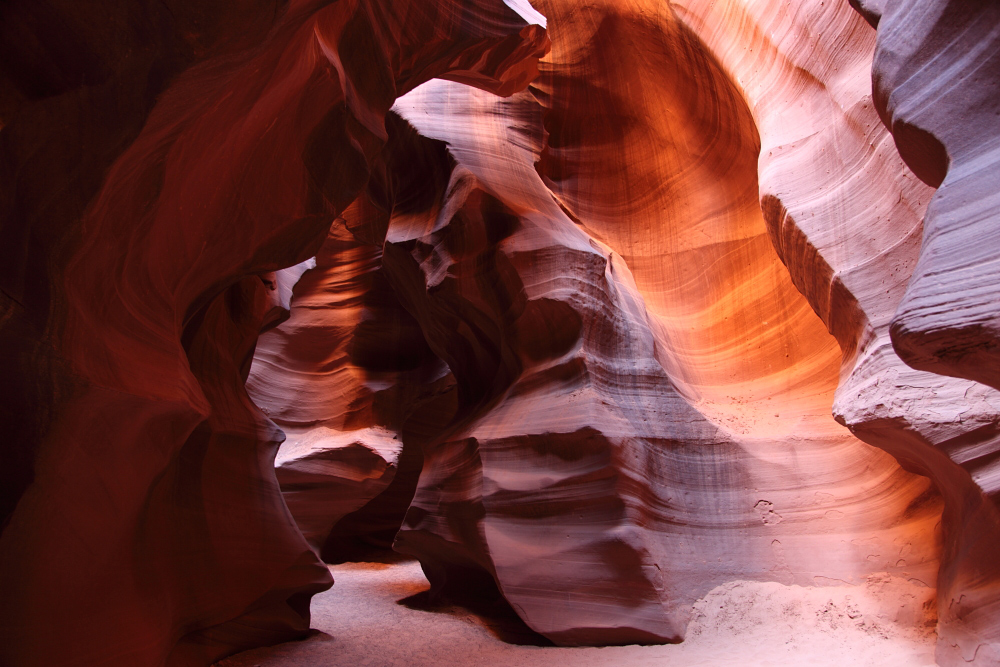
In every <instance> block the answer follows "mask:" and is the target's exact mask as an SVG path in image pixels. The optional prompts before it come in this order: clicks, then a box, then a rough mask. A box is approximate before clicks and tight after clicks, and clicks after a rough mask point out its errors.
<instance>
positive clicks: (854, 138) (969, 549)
mask: <svg viewBox="0 0 1000 667" xmlns="http://www.w3.org/2000/svg"><path fill="white" fill-rule="evenodd" d="M684 4H685V5H688V6H685V8H684V11H682V12H680V16H682V17H683V19H684V20H685V21H686V22H687V23H688V24H689V25H691V26H692V29H694V30H696V31H697V32H698V33H699V35H700V36H702V38H703V39H704V40H705V41H706V43H707V44H708V45H709V46H710V47H712V49H713V51H714V52H715V53H716V54H718V57H719V59H720V61H721V63H722V64H723V66H724V67H726V68H727V69H729V70H730V71H732V72H733V74H734V78H735V79H736V80H737V81H739V82H740V85H741V88H742V90H743V94H744V97H745V98H746V99H747V101H748V103H749V105H750V108H751V110H752V112H753V113H754V117H755V121H756V124H757V127H758V128H759V130H760V134H761V143H762V147H761V154H760V161H759V173H760V191H761V206H762V209H763V211H764V213H765V217H766V219H767V222H768V226H769V230H770V232H771V235H772V238H773V240H774V245H775V248H776V249H777V251H778V253H779V254H780V255H781V257H782V261H784V262H785V264H786V265H787V266H788V270H789V272H790V274H791V276H792V279H793V280H794V281H795V284H796V286H797V287H798V288H799V290H800V291H802V293H803V294H804V295H805V296H806V297H807V298H808V299H809V301H810V304H811V305H812V306H813V308H814V310H816V312H817V313H818V314H820V316H821V317H822V318H823V320H824V322H825V323H826V325H827V327H828V328H829V330H830V331H831V333H833V334H834V335H835V336H836V337H837V340H838V342H839V343H840V347H841V349H842V350H843V352H844V358H843V366H842V370H841V373H842V381H841V384H840V387H839V388H838V392H837V397H836V400H835V402H834V408H833V409H834V414H835V415H836V417H837V419H838V421H840V422H841V423H844V424H846V425H847V426H849V427H850V428H851V430H852V431H853V432H854V433H855V434H856V435H857V436H858V437H860V438H861V439H863V440H865V441H866V442H869V443H871V444H874V445H876V446H878V447H881V448H883V449H885V450H886V451H888V452H889V453H891V454H893V455H894V456H895V457H896V458H897V459H898V460H900V461H901V462H902V463H903V464H904V465H906V466H908V467H909V468H911V469H914V470H916V471H918V472H920V473H922V474H925V475H928V476H930V477H931V478H932V479H934V481H935V483H936V486H937V487H938V489H940V490H941V492H942V494H943V495H944V497H945V500H946V508H947V509H946V518H945V523H944V526H945V529H944V540H945V546H944V560H945V563H944V566H943V567H942V571H941V577H940V578H939V581H938V587H939V588H938V600H939V614H940V618H941V624H940V626H939V633H940V637H941V641H940V644H939V659H941V661H942V662H943V663H948V664H951V663H952V662H956V661H958V657H957V656H955V655H950V653H952V652H953V648H954V646H955V645H956V644H958V645H960V646H961V649H960V653H961V655H962V657H963V659H965V660H971V659H973V658H974V657H975V656H976V655H977V650H978V649H977V647H978V645H979V644H980V643H984V645H985V644H995V643H996V638H995V637H993V632H994V631H993V630H987V628H988V627H989V626H990V624H991V623H992V624H994V625H995V622H994V621H976V620H974V618H975V617H977V616H978V617H979V618H996V613H997V611H996V609H995V605H996V601H997V591H996V588H995V587H996V584H995V583H994V582H996V581H997V580H998V579H1000V571H998V570H997V567H998V566H997V562H996V558H995V556H994V552H995V548H994V547H992V546H989V545H994V544H996V540H997V539H998V536H1000V533H998V527H1000V517H998V514H997V509H996V504H995V502H996V501H995V493H996V491H997V477H996V473H995V458H996V456H995V454H996V452H997V448H998V446H1000V443H998V440H997V435H998V432H997V427H998V419H1000V395H998V394H997V393H996V391H994V390H993V389H991V388H990V387H988V386H984V385H982V384H978V383H976V382H970V381H967V380H958V379H953V378H949V377H945V376H942V375H937V374H933V373H928V372H921V371H918V370H915V369H913V368H911V367H909V366H907V365H906V364H904V363H903V362H902V360H901V359H900V358H899V357H898V356H897V355H896V353H895V352H894V350H893V349H892V344H891V342H890V322H891V321H892V318H893V316H894V314H895V313H896V312H897V308H900V309H901V310H900V312H902V310H903V309H905V308H906V306H905V305H900V304H901V300H903V301H905V299H904V291H907V290H912V289H913V285H914V284H915V283H914V281H918V282H919V280H920V279H919V278H911V276H918V275H919V271H920V270H919V268H918V267H919V262H923V261H924V259H923V258H924V257H925V256H928V251H927V244H926V240H927V238H928V237H927V231H926V230H927V229H929V228H925V233H924V244H923V250H922V249H921V248H922V246H921V223H922V218H923V217H924V215H925V211H926V214H927V220H931V219H932V218H933V216H934V210H933V209H934V204H933V203H932V204H931V207H930V208H928V202H933V201H936V200H937V199H938V198H939V197H940V196H941V195H940V191H939V192H938V193H934V191H933V190H932V189H930V188H928V187H927V186H925V185H924V184H922V183H921V182H919V181H918V180H917V179H916V177H915V176H914V175H913V173H911V172H910V170H909V169H907V168H906V167H905V166H903V164H902V160H901V159H900V157H899V154H898V153H897V152H896V151H895V150H894V146H893V144H892V142H891V141H890V137H891V135H890V134H889V133H888V132H887V131H886V129H885V127H883V125H882V124H881V122H880V120H879V117H878V109H881V108H882V106H884V102H880V101H879V99H878V96H876V99H875V100H873V96H872V90H871V67H872V65H871V54H872V51H873V49H874V48H875V38H876V36H875V33H874V31H872V30H871V29H869V27H868V26H866V25H864V24H863V23H862V21H861V20H860V17H859V16H858V15H856V14H853V13H852V12H850V11H849V10H848V8H846V7H843V6H840V5H837V4H836V3H833V4H830V3H808V2H807V3H800V4H799V5H798V6H797V7H795V8H794V9H791V8H786V7H778V6H768V5H767V4H766V3H747V4H744V3H728V4H727V3H718V4H715V5H713V6H711V8H709V7H708V6H707V5H703V4H702V3H684ZM865 15H866V17H868V18H870V19H871V18H872V16H873V15H875V16H876V19H873V20H877V15H876V10H874V9H872V8H871V7H867V8H865ZM994 23H995V22H994ZM819 24H821V25H824V26H826V28H824V30H823V31H821V32H820V33H817V34H815V35H811V39H810V40H803V39H802V32H801V30H802V28H801V27H800V26H808V25H819ZM748 27H752V28H753V29H752V30H748ZM747 33H749V35H750V39H749V43H748V44H746V43H744V44H741V45H739V46H737V45H738V44H739V43H740V39H739V37H738V35H740V34H747ZM911 37H912V34H910V33H908V35H907V37H906V38H905V39H910V38H911ZM898 38H899V39H903V37H902V36H901V35H900V36H898ZM965 38H967V39H968V41H967V42H965V41H963V44H966V45H967V46H971V45H973V44H978V46H975V47H973V48H976V49H981V48H987V49H989V48H990V47H989V45H988V41H984V40H983V39H981V37H979V36H973V35H966V36H965ZM965 38H963V39H965ZM879 39H880V40H881V39H882V37H879ZM744 40H746V38H744ZM748 47H749V48H748ZM832 54H836V56H833V55H832ZM875 57H876V70H877V69H878V67H879V65H878V63H879V61H880V58H882V56H879V52H876V56H875ZM876 83H877V80H876ZM949 113H953V112H949ZM883 116H884V113H883ZM950 117H952V118H953V116H950ZM895 134H896V135H897V141H896V145H897V146H899V147H900V153H901V154H902V156H903V158H904V159H906V160H907V162H908V164H909V165H910V166H911V167H912V168H913V170H914V171H915V172H916V174H917V175H919V176H921V177H922V178H923V179H924V180H925V181H927V182H928V183H931V184H932V185H936V184H937V183H938V182H940V178H938V179H937V181H935V180H934V179H933V178H928V177H927V176H926V169H925V168H923V167H921V166H920V165H919V164H916V163H915V162H914V159H915V158H914V157H912V151H914V150H923V149H922V148H921V147H920V144H919V143H914V144H906V141H907V139H905V138H903V139H901V138H900V137H899V133H898V132H896V133H895ZM904 144H906V145H904ZM932 196H933V199H932ZM979 201H980V202H981V203H982V205H983V206H985V207H987V208H988V207H989V206H990V205H991V204H990V202H989V201H988V200H985V199H980V200H979ZM994 208H995V206H994ZM974 217H975V216H973V218H974ZM931 224H933V223H931ZM934 252H935V251H931V253H932V254H933V253H934ZM952 256H953V257H955V256H956V255H955V254H954V253H953V255H952ZM918 258H919V262H918ZM962 261H964V259H963V260H962ZM914 271H916V272H917V273H916V274H915V273H914ZM906 298H909V297H906ZM948 298H949V299H950V298H951V297H950V296H949V297H948ZM949 307H950V306H949ZM892 326H893V327H896V325H895V324H893V325H892ZM893 337H894V339H896V340H898V338H897V337H896V334H895V333H893ZM956 340H957V338H956ZM897 349H899V346H898V345H897ZM904 356H905V358H906V360H907V361H908V362H911V363H912V362H913V359H912V357H910V356H906V355H904ZM916 365H917V366H918V367H920V368H922V369H924V370H934V371H937V372H945V371H943V370H942V369H941V368H932V367H930V366H927V365H921V364H916ZM948 374H949V375H962V373H956V372H948ZM967 377H970V378H973V379H980V380H983V379H984V378H983V377H982V376H979V377H977V376H973V375H967ZM946 457H947V458H946ZM949 459H950V460H949ZM991 498H993V500H991ZM957 526H963V528H957ZM963 596H964V598H963ZM963 599H964V602H963ZM967 625H971V626H978V627H975V628H974V629H972V628H966V627H965V626H967ZM983 640H986V641H985V642H984V641H983ZM989 650H990V649H987V650H984V651H981V652H980V653H979V658H978V659H980V660H984V661H985V662H986V664H988V663H989V662H990V661H993V660H996V659H997V658H996V657H992V656H991V655H990V654H989Z"/></svg>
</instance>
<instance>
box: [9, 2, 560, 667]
mask: <svg viewBox="0 0 1000 667" xmlns="http://www.w3.org/2000/svg"><path fill="white" fill-rule="evenodd" d="M126 4H128V3H125V4H122V5H121V6H120V7H119V6H112V7H109V8H108V9H107V11H106V13H103V12H102V14H101V16H100V17H99V18H98V17H92V16H90V15H89V13H85V12H83V11H82V10H80V9H79V8H77V7H76V6H75V5H69V4H67V5H65V6H61V5H60V4H59V3H55V4H51V5H50V4H43V5H39V4H37V3H8V4H5V5H4V8H3V12H4V20H3V26H4V28H3V29H4V33H5V36H4V39H3V43H4V47H3V48H4V50H5V51H8V52H12V53H13V54H14V64H15V66H16V67H15V68H12V72H10V73H8V74H7V78H8V80H9V81H11V82H12V83H13V84H14V93H13V94H7V93H6V92H5V97H4V106H3V109H4V111H3V114H4V115H3V122H4V127H3V130H2V135H0V137H2V141H3V144H4V146H3V154H4V161H3V165H4V167H3V168H4V170H5V171H4V178H3V179H0V180H2V181H3V186H2V187H3V193H4V194H3V199H2V201H3V207H4V209H3V210H4V213H3V215H4V225H3V235H4V238H3V242H2V243H0V246H3V247H4V253H5V255H4V262H3V267H4V268H3V275H2V280H3V285H2V286H3V295H4V296H3V298H4V310H3V316H2V317H0V323H2V329H3V337H4V338H3V343H4V349H5V350H9V352H5V354H4V364H5V365H6V366H7V367H8V370H9V371H10V372H9V374H8V375H7V376H5V382H7V383H8V387H7V389H8V391H15V392H16V391H17V390H18V388H19V387H24V388H25V391H26V392H27V397H26V398H19V399H16V400H14V401H12V402H10V403H9V404H8V403H7V402H4V403H5V407H7V405H10V406H12V407H13V408H14V409H17V408H18V407H20V406H24V405H25V404H26V405H27V408H28V409H27V410H26V413H25V414H21V415H17V414H15V415H13V419H12V421H13V422H14V423H16V424H18V426H17V427H15V429H14V434H15V435H16V436H18V437H17V438H16V439H15V440H14V441H11V440H7V441H6V442H5V443H4V452H5V456H8V455H9V456H11V457H12V460H13V464H12V465H11V466H8V465H6V463H5V464H4V465H3V466H0V469H2V470H3V474H4V475H5V481H4V482H3V484H2V485H0V486H2V487H3V489H4V493H5V498H4V502H5V505H4V517H5V526H4V530H3V533H2V535H0V662H2V663H3V664H11V665H19V666H20V665H54V664H59V665H143V666H147V665H163V664H169V665H196V664H207V663H209V662H211V661H213V660H214V659H216V658H218V657H220V656H222V655H225V654H228V653H231V652H233V651H235V650H238V649H241V648H245V647H248V646H253V645H259V644H261V643H268V642H275V641H279V640H284V639H288V638H291V637H294V636H296V635H299V634H301V633H303V632H304V631H306V630H307V628H308V620H309V613H308V604H309V598H310V596H311V595H312V594H313V593H315V592H317V591H319V590H322V589H324V588H326V587H328V586H329V585H330V583H331V580H330V575H329V572H328V571H327V569H326V568H325V567H324V566H323V565H322V563H321V562H320V561H319V560H318V559H317V558H316V556H315V554H314V553H313V552H312V551H311V550H310V549H309V548H308V546H307V544H306V542H305V540H304V539H303V537H302V534H301V533H300V532H299V531H298V530H296V528H295V525H294V523H293V522H292V520H291V517H290V516H289V514H288V510H287V508H286V506H285V503H284V502H283V501H282V497H281V495H280V493H279V490H278V484H277V481H276V479H275V473H274V468H273V465H274V457H275V451H276V448H277V445H278V443H279V442H280V440H281V438H282V435H281V432H280V431H279V429H277V428H276V427H275V426H274V424H273V423H272V422H271V421H269V420H268V419H267V418H266V417H265V415H264V414H263V413H261V412H260V410H259V409H258V408H257V407H256V406H255V405H254V404H253V402H252V401H251V400H250V398H249V397H248V395H247V393H246V391H245V388H244V381H245V380H246V378H247V374H248V372H249V369H250V362H251V359H252V355H253V350H254V347H255V343H256V339H257V335H258V333H259V332H260V331H261V329H262V328H266V326H268V325H273V324H274V323H275V317H276V315H278V313H279V311H280V305H281V304H280V301H281V298H280V297H281V290H280V289H278V287H279V286H280V284H281V282H282V280H281V279H279V277H278V276H275V275H271V274H270V273H269V272H274V271H276V270H279V269H283V268H284V267H288V266H291V265H294V264H296V263H298V262H301V261H303V260H305V259H307V258H309V257H310V256H312V255H314V254H315V253H316V251H317V249H318V247H319V246H320V244H321V243H322V241H323V239H324V237H325V235H326V232H327V229H328V228H329V226H330V224H331V222H332V220H333V219H334V218H335V216H336V215H337V214H338V213H339V212H340V211H341V210H342V209H343V208H345V207H346V206H347V205H348V204H350V202H351V201H352V200H354V199H355V198H356V196H357V193H358V192H359V191H360V190H361V189H362V188H363V187H364V185H365V183H366V182H367V181H368V178H369V172H370V165H371V163H372V162H373V161H374V160H375V157H376V156H377V155H378V153H379V150H380V149H381V147H382V145H383V143H384V141H385V138H386V135H385V130H384V126H383V117H384V115H385V114H386V112H387V111H388V109H389V107H390V106H391V105H392V103H393V100H394V99H395V97H396V96H397V95H399V94H402V93H405V92H406V91H407V90H409V89H411V88H413V87H414V86H416V85H418V84H419V83H421V82H423V81H425V80H427V79H429V78H431V77H433V76H439V75H441V76H449V77H451V78H453V79H455V80H459V81H463V82H466V83H471V84H473V85H478V86H482V87H485V88H488V89H490V90H492V91H494V92H498V93H503V94H508V93H510V92H512V91H514V90H517V89H519V88H521V87H523V86H524V85H525V84H526V83H527V82H528V80H530V79H531V77H532V76H533V71H534V69H535V66H534V62H535V60H536V59H537V57H538V55H540V54H541V53H543V52H544V50H545V46H546V39H545V36H544V32H543V31H542V30H541V29H540V28H538V27H537V26H527V25H526V24H525V22H524V21H523V19H521V18H520V17H519V16H518V15H517V14H516V13H515V12H513V11H512V10H510V9H509V8H508V7H506V6H505V5H503V4H502V3H501V2H488V1H487V2H482V3H475V2H472V3H461V2H442V3H440V4H436V5H434V4H427V3H410V4H407V3H399V2H393V3H391V5H390V3H385V4H383V3H379V2H354V1H343V2H337V3H326V2H318V1H314V0H293V1H292V2H289V3H283V4H282V5H281V6H271V5H265V4H263V3H243V4H244V5H245V6H240V7H238V8H237V10H236V11H235V12H233V13H231V12H229V11H223V10H222V8H221V7H216V6H215V5H214V3H213V4H209V5H203V4H202V3H195V4H196V5H197V6H195V5H191V6H188V5H187V4H186V3H183V2H181V3H172V4H176V5H177V6H176V7H172V6H170V5H164V6H163V7H160V6H159V5H156V6H154V5H155V3H153V4H151V5H150V6H148V7H147V6H146V5H145V4H139V5H134V6H133V5H129V6H128V7H126V6H125V5H126ZM248 16H249V17H251V18H247V17H248ZM39 30H42V31H46V30H47V31H48V32H42V33H41V34H39V32H38V31H39ZM150 35H152V36H153V37H152V38H150ZM66 40H69V41H66ZM109 40H110V44H109V43H108V41H109ZM119 43H120V44H121V50H119ZM74 47H79V48H74ZM19 63H20V65H19V66H17V65H18V64H19ZM36 73H37V76H36ZM75 151H80V152H82V153H85V154H86V155H87V157H85V158H84V159H83V161H82V164H79V165H78V164H76V163H75V161H74V157H75ZM53 201H54V202H56V204H55V206H52V205H50V202H53ZM276 281H277V282H276ZM276 309H277V310H276ZM8 409H9V408H8ZM8 452H10V454H8ZM7 477H9V478H10V482H8V481H7V479H6V478H7Z"/></svg>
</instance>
